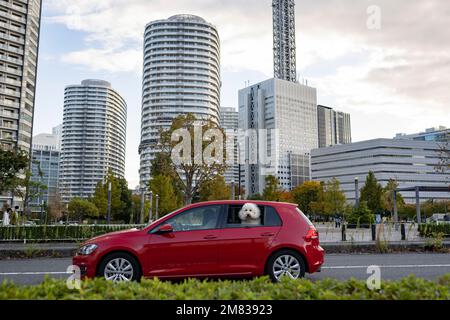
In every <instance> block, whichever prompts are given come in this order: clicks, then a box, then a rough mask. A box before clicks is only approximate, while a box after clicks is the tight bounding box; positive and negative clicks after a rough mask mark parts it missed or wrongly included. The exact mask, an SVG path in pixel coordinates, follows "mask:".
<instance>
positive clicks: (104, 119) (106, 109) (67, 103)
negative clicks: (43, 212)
mask: <svg viewBox="0 0 450 320" xmlns="http://www.w3.org/2000/svg"><path fill="white" fill-rule="evenodd" d="M126 125H127V105H126V103H125V100H124V99H123V98H122V97H121V96H120V94H119V93H118V92H117V91H116V90H114V89H113V88H112V87H111V84H110V83H108V82H106V81H102V80H84V81H83V82H82V83H81V85H72V86H68V87H66V89H65V95H64V121H63V135H62V149H61V164H60V179H59V186H60V192H61V196H62V200H63V202H68V201H70V200H71V199H73V198H75V197H80V198H89V197H90V196H92V195H93V193H94V191H95V187H96V185H97V184H98V182H100V181H101V180H103V179H104V177H105V176H106V175H107V173H108V171H109V170H111V171H112V173H113V174H114V175H115V176H117V177H121V178H122V177H124V175H125V150H126Z"/></svg>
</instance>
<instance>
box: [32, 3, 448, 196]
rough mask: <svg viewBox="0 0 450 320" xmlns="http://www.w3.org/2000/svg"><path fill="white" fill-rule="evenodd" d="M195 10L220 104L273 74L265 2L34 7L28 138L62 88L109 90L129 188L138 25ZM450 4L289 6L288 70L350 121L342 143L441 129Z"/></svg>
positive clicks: (136, 122) (135, 143)
mask: <svg viewBox="0 0 450 320" xmlns="http://www.w3.org/2000/svg"><path fill="white" fill-rule="evenodd" d="M175 14H195V15H198V16H201V17H203V18H204V19H206V20H207V21H208V22H210V23H212V24H214V25H216V27H217V28H218V32H219V35H220V38H221V69H222V70H221V72H222V83H223V84H222V93H221V104H222V106H224V107H234V108H237V105H238V90H239V89H242V88H244V87H245V84H246V82H247V81H250V83H251V84H254V83H257V82H259V81H263V80H266V79H268V78H271V77H273V52H272V47H273V43H272V42H273V40H272V6H271V1H270V0H246V1H242V0H170V1H168V0H96V1H94V0H43V12H42V25H41V40H40V53H39V66H38V85H37V93H36V110H35V123H34V134H35V135H36V134H39V133H47V132H51V129H52V127H54V126H57V125H59V124H61V123H62V115H63V102H64V88H65V87H66V86H67V85H71V84H79V83H81V81H82V80H84V79H102V80H107V81H109V82H111V83H112V86H113V88H114V89H116V90H117V91H118V92H119V93H120V94H121V95H122V96H123V97H124V99H125V100H126V102H127V105H128V128H127V158H126V178H127V180H128V182H129V185H130V187H131V188H134V187H135V186H137V185H138V184H139V174H138V170H139V154H138V147H139V142H140V120H141V119H140V117H141V91H142V60H143V53H142V45H143V33H144V28H145V25H146V24H147V23H149V22H150V21H153V20H158V19H166V18H168V17H170V16H172V15H175ZM449 22H450V1H445V0H416V1H410V0H396V1H392V0H359V1H354V0H320V1H317V0H296V33H297V69H298V70H297V72H298V74H299V78H300V81H303V80H302V79H307V80H308V84H309V85H310V86H313V87H315V88H317V90H318V103H319V104H323V105H328V106H330V107H333V108H335V109H336V110H339V111H344V112H348V113H350V114H351V117H352V135H353V141H354V142H356V141H363V140H368V139H375V138H392V137H394V136H395V135H396V134H397V133H416V132H422V131H424V129H426V128H431V127H436V126H439V125H443V126H447V127H449V126H450V41H449V39H450V28H449V27H448V23H449Z"/></svg>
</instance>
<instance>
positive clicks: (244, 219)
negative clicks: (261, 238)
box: [239, 203, 261, 226]
mask: <svg viewBox="0 0 450 320" xmlns="http://www.w3.org/2000/svg"><path fill="white" fill-rule="evenodd" d="M239 219H241V223H242V224H243V225H249V226H255V225H261V211H260V210H259V208H258V206H257V205H255V204H253V203H246V204H245V205H244V206H243V207H242V209H241V210H240V211H239Z"/></svg>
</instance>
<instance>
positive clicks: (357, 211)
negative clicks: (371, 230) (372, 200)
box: [347, 201, 375, 225]
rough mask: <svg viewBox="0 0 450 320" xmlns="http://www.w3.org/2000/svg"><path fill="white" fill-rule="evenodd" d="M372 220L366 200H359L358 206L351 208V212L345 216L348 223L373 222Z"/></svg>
mask: <svg viewBox="0 0 450 320" xmlns="http://www.w3.org/2000/svg"><path fill="white" fill-rule="evenodd" d="M374 220H375V219H374V217H373V214H372V211H370V209H369V207H368V206H367V202H366V201H361V202H360V204H359V206H358V207H356V208H353V213H352V214H351V215H350V216H349V217H348V218H347V221H348V223H349V224H356V225H361V224H373V223H374Z"/></svg>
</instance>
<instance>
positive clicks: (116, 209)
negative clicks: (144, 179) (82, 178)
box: [91, 170, 133, 222]
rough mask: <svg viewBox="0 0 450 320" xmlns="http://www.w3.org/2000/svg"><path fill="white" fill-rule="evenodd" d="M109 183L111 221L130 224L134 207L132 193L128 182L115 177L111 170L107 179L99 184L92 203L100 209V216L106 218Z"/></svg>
mask: <svg viewBox="0 0 450 320" xmlns="http://www.w3.org/2000/svg"><path fill="white" fill-rule="evenodd" d="M109 183H111V219H112V220H114V221H124V222H128V221H129V220H130V215H131V210H132V205H133V204H132V199H131V191H130V190H129V189H128V183H127V181H126V180H125V179H123V178H117V177H115V176H114V174H113V173H112V171H111V170H110V171H109V173H108V175H107V176H106V177H105V179H104V180H103V181H100V182H99V183H98V184H97V186H96V188H95V192H94V195H93V197H92V199H91V201H92V203H93V204H94V205H95V206H96V207H97V208H98V210H99V215H100V216H101V217H105V218H106V217H107V214H108V189H109Z"/></svg>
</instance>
